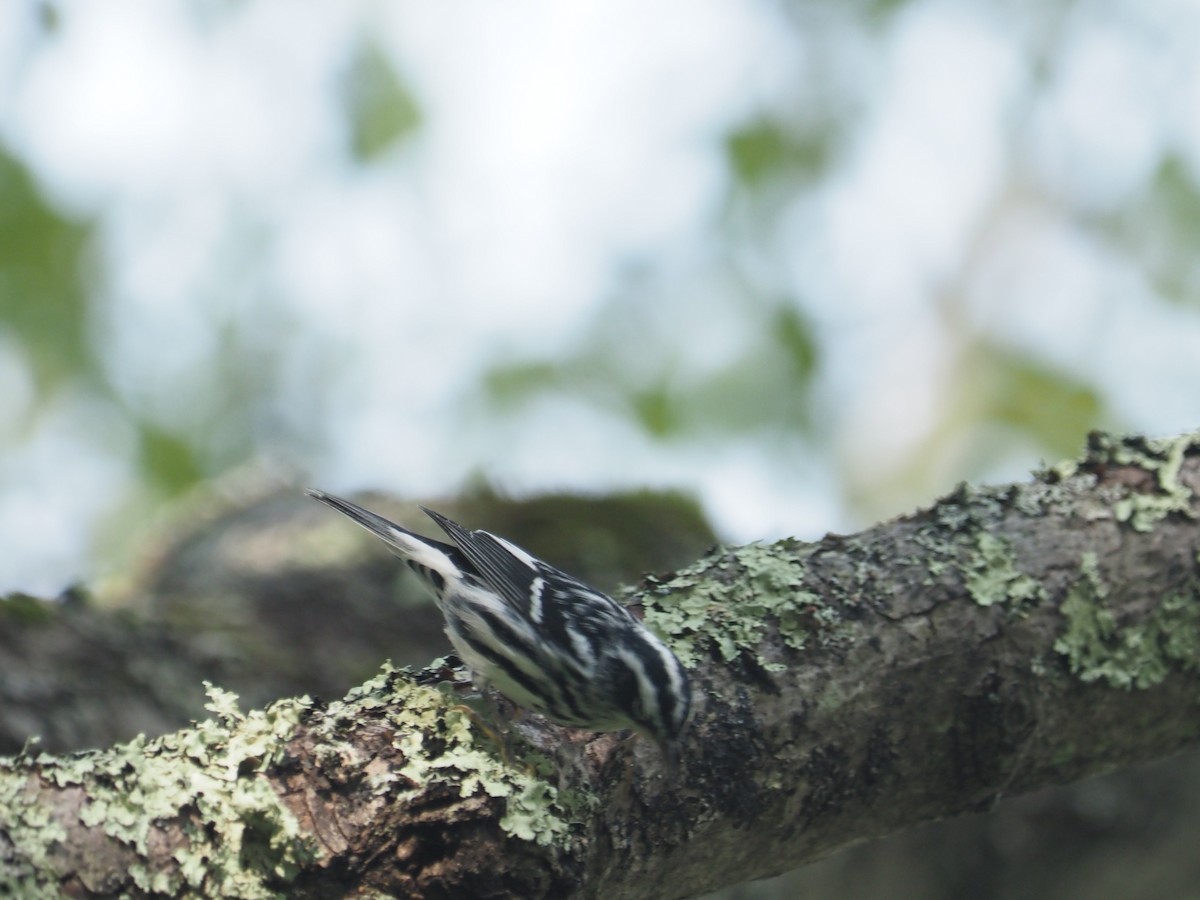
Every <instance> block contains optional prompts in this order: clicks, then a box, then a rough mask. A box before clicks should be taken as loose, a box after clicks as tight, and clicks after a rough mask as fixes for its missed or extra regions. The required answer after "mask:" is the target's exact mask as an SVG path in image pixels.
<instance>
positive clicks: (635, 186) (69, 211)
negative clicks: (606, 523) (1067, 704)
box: [0, 0, 1200, 897]
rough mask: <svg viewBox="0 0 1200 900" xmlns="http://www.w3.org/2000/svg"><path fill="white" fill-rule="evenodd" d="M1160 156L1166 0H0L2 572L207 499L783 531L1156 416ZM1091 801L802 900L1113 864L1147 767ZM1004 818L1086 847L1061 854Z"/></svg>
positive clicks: (77, 576) (1191, 423)
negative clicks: (690, 516) (644, 504)
mask: <svg viewBox="0 0 1200 900" xmlns="http://www.w3.org/2000/svg"><path fill="white" fill-rule="evenodd" d="M1198 185H1200V5H1198V4H1195V3H1185V2H1172V0H1162V2H1158V3H1154V4H1145V3H1140V2H1136V0H1107V2H1100V0H1097V2H1059V0H1049V2H1038V3H1034V2H1000V0H991V2H988V0H979V2H953V3H952V2H948V0H895V2H887V0H878V2H867V0H863V2H844V0H843V2H832V0H826V2H785V0H757V2H745V0H743V2H733V0H686V2H685V0H649V2H647V0H638V2H633V0H607V2H603V3H599V2H579V3H572V4H556V3H552V2H548V0H508V2H503V3H496V2H480V0H475V2H456V3H436V4H431V3H415V2H413V3H405V2H400V3H387V2H380V0H376V2H370V0H354V2H348V0H306V2H302V3H295V2H282V0H239V2H234V0H191V2H182V0H144V2H133V0H110V2H106V3H104V4H96V3H89V2H86V0H78V2H45V3H36V2H22V0H18V2H11V3H5V4H2V5H0V548H3V550H2V552H0V593H4V592H9V591H22V592H29V593H33V594H41V595H53V594H57V593H58V592H60V591H62V590H63V589H64V588H66V587H67V586H68V585H71V584H73V583H76V582H80V581H82V582H85V583H88V584H94V583H97V582H98V581H102V580H103V579H104V578H106V577H111V576H113V575H114V574H115V573H121V572H123V571H126V570H127V569H128V568H129V567H130V566H131V565H132V560H133V559H134V558H135V557H137V556H138V554H139V552H140V550H139V548H141V547H143V546H144V545H145V544H146V542H147V540H148V539H149V537H150V536H153V535H155V534H156V533H158V532H159V531H160V530H161V527H162V521H163V518H164V516H165V515H166V514H165V513H164V510H167V509H170V508H172V507H173V506H177V505H178V504H179V503H180V502H181V501H182V502H185V503H186V499H184V498H188V497H189V496H194V495H195V493H196V492H197V491H211V490H213V488H212V486H213V485H217V486H218V488H217V490H218V491H220V490H224V491H226V492H227V493H229V494H230V495H231V496H233V497H234V498H235V499H236V498H237V497H238V496H240V493H241V492H246V493H247V494H253V493H254V492H256V491H264V490H265V491H267V492H269V491H271V490H286V491H289V492H294V490H295V488H296V487H297V486H300V485H306V484H313V485H317V486H320V487H322V488H324V489H327V490H332V491H340V492H349V491H355V490H360V489H373V490H377V491H381V492H385V493H388V494H392V495H397V496H404V497H431V496H439V495H440V496H447V497H449V496H454V495H458V494H460V493H461V492H463V491H464V489H470V490H475V491H478V490H480V489H486V490H490V491H496V492H499V493H500V494H501V495H513V496H516V497H528V496H533V495H542V494H546V493H548V492H563V493H585V494H595V495H602V494H603V495H607V494H611V493H613V492H619V491H632V490H637V489H640V488H643V487H649V488H656V489H665V490H672V491H678V492H682V493H683V494H685V495H688V496H691V497H694V498H695V499H696V500H697V501H698V503H699V506H700V509H702V511H703V512H704V513H705V514H706V515H707V517H708V519H709V520H710V521H711V522H712V525H713V527H714V528H715V530H716V533H717V534H718V535H720V536H721V537H722V538H724V539H727V540H731V541H748V540H754V539H772V538H776V537H781V536H785V535H794V536H799V537H802V538H815V537H818V536H819V535H821V534H822V533H824V532H826V531H844V530H852V529H856V528H859V527H862V526H865V525H867V524H870V523H871V522H874V521H877V520H879V519H881V518H885V517H888V516H891V515H895V514H897V513H901V512H904V511H907V510H910V509H912V508H913V507H915V506H917V505H920V504H924V503H928V502H929V501H931V500H932V499H933V498H934V497H936V496H937V495H939V494H940V493H943V492H945V491H947V490H948V489H950V488H951V487H952V486H953V485H954V484H955V483H956V482H957V481H959V480H962V479H971V480H976V481H978V480H984V481H997V480H1008V479H1019V478H1023V477H1024V476H1025V474H1026V473H1027V472H1028V471H1029V470H1030V469H1031V468H1034V467H1036V466H1037V465H1038V464H1039V463H1041V462H1042V461H1053V460H1055V459H1057V458H1059V457H1061V456H1064V455H1073V454H1075V453H1077V452H1078V451H1079V450H1080V448H1081V447H1082V446H1083V442H1084V436H1085V434H1086V432H1087V430H1088V429H1090V428H1097V427H1099V428H1109V429H1116V430H1127V431H1139V432H1148V433H1154V434H1169V433H1175V432H1181V431H1189V430H1192V429H1195V428H1197V427H1200V254H1197V253H1196V252H1195V245H1196V241H1197V236H1198V235H1200V188H1198ZM264 486H266V487H264ZM472 521H476V520H472ZM478 521H482V520H478ZM488 521H491V520H488ZM497 530H503V529H497ZM668 530H670V529H668ZM274 531H275V532H278V528H277V527H276V528H275V529H274ZM688 552H689V553H690V552H692V551H691V550H689V551H688ZM643 565H644V566H645V568H654V565H653V561H651V562H650V563H649V564H643ZM660 568H661V566H660ZM194 571H195V572H197V573H200V574H201V575H202V576H203V577H202V578H201V579H200V581H201V582H203V583H204V584H206V585H207V584H209V583H210V582H211V578H212V576H211V574H210V573H211V571H212V569H210V568H209V567H208V566H207V565H198V566H196V567H194ZM389 577H390V576H389ZM160 583H161V582H160ZM223 596H224V595H223ZM189 602H190V601H189ZM242 630H243V632H245V631H246V630H247V629H244V628H243V629H242ZM435 631H436V629H435ZM0 637H2V636H0ZM434 637H435V638H436V634H435V635H434ZM114 640H116V638H114ZM357 655H358V656H360V657H361V656H363V654H362V653H358V654H357ZM366 656H369V657H370V659H371V663H372V665H374V664H376V663H377V662H378V660H377V659H376V658H375V657H374V656H371V654H366ZM85 668H90V667H85ZM182 680H186V681H187V684H189V685H192V683H193V682H194V681H196V680H197V679H182ZM193 686H194V685H193ZM1196 770H1197V767H1196V765H1195V761H1193V765H1192V778H1193V782H1192V783H1195V784H1200V780H1197V771H1196ZM1139 777H1142V776H1139ZM1145 778H1149V779H1150V781H1146V780H1145ZM1173 778H1175V779H1176V780H1175V781H1172V779H1173ZM1124 784H1125V785H1126V786H1125V787H1120V786H1118V787H1108V788H1104V789H1102V790H1101V791H1100V793H1099V794H1097V792H1096V791H1095V790H1094V789H1093V790H1092V791H1091V792H1089V793H1085V794H1081V795H1079V796H1078V797H1076V799H1074V800H1072V799H1068V800H1065V801H1064V800H1063V799H1062V798H1061V797H1059V798H1058V799H1056V800H1053V801H1046V800H1039V799H1037V798H1034V800H1033V801H1031V802H1032V806H1031V805H1030V804H1029V803H1026V806H1025V807H1009V809H1010V810H1017V811H1015V812H1010V813H1008V815H1009V816H1010V818H1008V819H1004V818H995V817H993V818H991V819H989V820H986V822H987V823H988V824H985V825H982V826H980V829H982V831H983V832H984V836H983V837H979V834H978V833H974V834H975V837H974V838H972V840H974V843H973V844H972V845H971V847H972V848H973V849H971V850H970V851H967V850H965V849H963V848H964V846H965V844H956V843H953V841H954V838H955V836H956V835H958V834H960V832H959V831H958V830H952V831H947V830H945V829H943V830H942V831H941V832H936V831H935V832H930V831H925V832H917V833H916V834H917V837H916V838H912V839H910V840H909V842H908V843H907V844H896V843H891V844H885V845H876V846H877V847H878V846H883V847H885V848H891V849H883V850H877V851H875V853H874V856H871V857H869V859H870V860H873V861H874V862H872V863H871V864H870V865H868V864H867V863H865V862H864V859H868V858H867V857H863V856H861V855H860V856H858V857H855V858H854V859H855V862H854V863H853V864H852V865H850V866H847V865H846V864H844V863H843V864H841V868H840V869H837V870H834V869H829V870H826V872H827V877H829V878H831V879H832V884H833V888H831V889H830V890H832V896H855V895H856V894H858V895H865V894H866V891H867V887H866V885H865V884H864V879H865V880H868V881H869V880H871V879H874V880H875V881H876V882H877V884H876V885H875V886H876V887H878V889H879V892H880V894H879V895H880V896H892V897H897V896H902V895H903V894H902V893H900V892H898V890H897V884H898V883H899V881H898V880H897V879H898V876H897V875H896V874H895V873H896V869H895V868H894V865H893V864H894V863H895V862H896V860H895V859H893V858H892V857H893V856H894V857H897V858H899V857H904V858H906V859H908V860H909V861H910V865H911V860H912V859H914V858H920V859H922V860H931V862H929V863H928V865H927V866H926V870H925V871H924V873H923V875H922V877H920V878H918V877H915V876H913V874H912V872H911V870H910V871H909V873H908V875H906V876H905V877H906V878H908V879H909V881H908V882H906V883H909V884H911V885H913V886H914V887H912V889H911V890H912V894H911V895H912V896H933V895H934V894H935V893H936V892H935V891H934V890H933V888H932V885H933V884H935V883H937V884H939V885H941V888H940V890H942V891H943V895H945V896H956V895H960V896H961V895H963V894H961V893H957V891H958V887H960V886H961V887H962V888H963V890H965V891H967V893H966V895H969V896H974V897H990V896H997V897H999V896H1031V895H1032V894H1033V892H1032V889H1030V888H1029V885H1027V884H1026V883H1025V882H1023V881H1021V880H1020V879H1017V878H1013V877H1012V875H1013V873H1023V874H1028V873H1029V872H1030V871H1033V870H1035V869H1036V870H1037V871H1039V872H1040V871H1042V870H1043V869H1046V867H1047V866H1049V867H1050V868H1052V869H1053V871H1054V877H1055V878H1061V883H1059V882H1054V881H1047V882H1045V883H1043V884H1042V885H1041V888H1040V889H1041V890H1042V891H1043V893H1042V894H1039V895H1044V896H1068V895H1069V894H1067V893H1064V892H1063V890H1062V887H1063V885H1065V884H1067V883H1071V884H1075V885H1079V884H1088V885H1089V890H1090V888H1094V887H1096V885H1097V884H1100V883H1105V884H1108V885H1109V886H1110V887H1111V886H1112V885H1113V884H1118V885H1120V884H1123V883H1122V882H1119V881H1116V880H1114V879H1113V877H1112V871H1114V868H1115V867H1117V866H1118V863H1119V862H1121V863H1122V865H1121V867H1120V869H1121V871H1122V872H1129V871H1133V869H1132V868H1131V867H1129V866H1124V865H1123V860H1124V857H1122V856H1120V854H1119V853H1118V852H1116V851H1114V849H1113V847H1115V846H1117V845H1120V846H1121V847H1124V848H1126V850H1128V848H1129V846H1131V845H1130V844H1129V843H1128V842H1125V843H1121V839H1122V838H1123V837H1124V835H1122V834H1120V833H1118V834H1116V835H1115V837H1114V836H1113V827H1112V826H1113V824H1114V822H1116V821H1117V820H1118V819H1120V818H1121V814H1120V813H1118V812H1115V811H1117V810H1125V811H1128V805H1127V804H1126V805H1123V803H1122V802H1121V798H1122V797H1124V798H1125V800H1127V801H1128V800H1132V801H1134V802H1140V803H1142V804H1143V805H1145V806H1146V807H1147V808H1149V807H1150V804H1148V803H1146V799H1145V798H1147V797H1158V798H1160V799H1161V800H1162V803H1163V804H1166V805H1169V804H1170V802H1171V800H1172V798H1175V800H1176V802H1178V799H1177V798H1178V797H1179V792H1178V790H1176V789H1175V788H1173V787H1171V785H1173V784H1175V785H1177V784H1178V781H1177V776H1174V775H1164V776H1161V778H1159V780H1158V781H1155V780H1154V779H1153V778H1152V777H1151V776H1145V777H1144V778H1143V780H1142V781H1136V782H1133V784H1132V786H1129V783H1124ZM1155 785H1157V787H1155ZM1105 791H1107V793H1105ZM1121 791H1126V793H1125V794H1121ZM1097 798H1099V799H1097ZM1064 808H1066V809H1068V812H1064V811H1063V810H1064ZM1022 809H1023V810H1024V812H1021V811H1020V810H1022ZM1163 809H1164V806H1163V805H1162V804H1158V803H1157V802H1156V804H1154V805H1153V809H1152V810H1151V812H1153V813H1154V814H1156V815H1158V816H1159V819H1156V820H1155V821H1159V824H1160V826H1161V825H1162V822H1163V821H1167V820H1165V819H1162V814H1163ZM1048 810H1049V812H1048ZM1039 816H1040V817H1043V818H1048V819H1049V820H1052V823H1053V824H1055V825H1057V826H1060V827H1059V830H1058V831H1057V832H1055V833H1056V834H1062V833H1064V830H1063V828H1065V832H1067V833H1071V834H1073V835H1076V836H1078V835H1079V834H1080V833H1082V832H1087V833H1089V834H1091V832H1095V834H1098V835H1102V836H1105V837H1106V838H1108V837H1111V838H1112V840H1113V843H1104V842H1103V841H1100V842H1097V841H1095V840H1092V841H1090V842H1088V843H1087V847H1088V848H1089V849H1088V850H1087V851H1086V852H1085V853H1083V855H1084V856H1086V857H1087V859H1088V862H1089V864H1091V866H1090V868H1086V869H1085V870H1086V871H1088V872H1091V873H1092V875H1093V877H1092V880H1091V881H1090V882H1080V881H1079V880H1078V879H1079V872H1080V871H1081V870H1080V868H1079V867H1075V868H1070V867H1068V866H1066V865H1065V864H1063V865H1062V867H1061V871H1060V868H1059V862H1057V861H1056V862H1054V864H1053V865H1050V864H1048V863H1047V864H1046V865H1043V863H1046V860H1045V859H1041V858H1040V857H1037V854H1039V853H1041V854H1044V853H1045V852H1046V844H1045V842H1044V841H1042V840H1041V838H1040V837H1039V836H1040V835H1042V834H1043V833H1044V832H1042V831H1039V830H1038V829H1037V828H1036V827H1034V825H1033V824H1031V822H1035V821H1036V820H1037V819H1038V817H1039ZM1089 829H1090V830H1091V831H1089ZM1116 830H1117V832H1119V831H1120V829H1116ZM1163 832H1164V833H1169V834H1175V833H1178V829H1175V828H1166V827H1165V826H1164V827H1163ZM1137 833H1138V835H1140V836H1141V837H1139V840H1144V841H1146V843H1145V844H1144V845H1138V844H1136V842H1135V844H1134V845H1133V846H1134V850H1131V851H1129V852H1130V853H1132V854H1133V858H1141V859H1143V860H1144V859H1145V858H1146V854H1147V852H1148V851H1147V850H1146V847H1149V846H1152V847H1155V848H1160V849H1161V848H1163V847H1164V841H1165V839H1163V838H1161V835H1160V836H1159V837H1158V838H1145V837H1144V835H1145V834H1146V832H1145V831H1144V830H1143V831H1139V832H1137ZM921 835H925V837H921ZM929 835H932V837H931V836H929ZM1094 836H1095V835H1093V837H1094ZM962 840H963V841H964V842H965V841H966V840H967V839H966V838H963V839H962ZM922 841H924V842H925V843H921V842H922ZM1165 843H1166V845H1168V849H1170V842H1169V841H1166V842H1165ZM931 846H933V847H936V848H940V849H941V850H943V851H944V850H945V849H946V848H947V847H948V846H953V847H954V851H953V853H952V854H946V853H944V852H943V853H941V854H936V853H933V852H930V853H928V854H926V853H925V851H926V850H929V849H930V847H931ZM981 847H983V848H984V849H982V850H981V849H980V848H981ZM897 848H899V849H897ZM1188 852H1189V854H1190V853H1191V851H1190V850H1189V851H1188ZM889 854H891V856H889ZM972 854H975V856H972ZM981 854H982V855H981ZM989 854H990V855H989ZM1139 854H1140V856H1139ZM845 858H846V857H845V856H843V857H838V859H845ZM1188 858H1190V857H1188ZM981 860H982V861H981ZM1071 861H1072V862H1078V860H1077V859H1076V858H1075V857H1074V856H1072V857H1071ZM1098 861H1103V863H1104V864H1103V865H1099V864H1098ZM976 863H978V865H975V864H976ZM1002 863H1003V865H1004V866H1007V867H1008V868H1004V867H1003V866H1002V865H1001V864H1002ZM939 867H940V868H939ZM817 869H820V867H812V868H811V869H810V870H806V872H812V871H814V870H817ZM951 870H952V871H951ZM998 871H1002V872H1004V873H1007V875H1005V877H1004V878H999V876H997V872H998ZM1171 871H1172V873H1174V874H1173V875H1172V876H1171V877H1174V875H1175V874H1177V870H1174V869H1173V870H1171ZM830 872H832V873H834V874H832V875H829V874H828V873H830ZM981 873H982V874H981ZM1143 874H1144V873H1143ZM1191 874H1192V875H1195V871H1194V864H1193V870H1191ZM852 876H853V877H855V878H857V879H858V881H856V882H854V886H853V887H851V886H850V885H851V882H850V881H848V880H847V879H850V878H851V877H852ZM989 878H990V879H991V881H990V882H989V881H988V879H989ZM838 879H842V880H840V881H839V880H838ZM981 879H982V880H981ZM985 883H987V884H990V888H989V889H986V890H985V889H984V887H983V884H985ZM1179 883H1182V884H1191V885H1193V887H1194V885H1195V884H1196V883H1197V880H1196V879H1193V880H1191V881H1187V880H1186V879H1185V880H1184V881H1181V882H1179ZM1179 883H1176V882H1174V881H1172V882H1170V883H1169V884H1168V886H1166V887H1164V888H1162V890H1161V891H1157V892H1156V891H1155V890H1151V889H1150V888H1147V886H1146V885H1147V883H1146V881H1145V879H1142V880H1140V881H1137V882H1136V885H1137V886H1138V890H1139V891H1141V893H1140V894H1137V895H1141V896H1172V897H1174V896H1184V894H1182V893H1180V892H1179ZM1047 885H1049V886H1047ZM927 886H928V890H926V887H927ZM968 888H969V890H968ZM795 889H796V888H795V887H794V886H793V887H790V888H776V890H778V891H784V892H785V894H784V895H787V894H786V892H787V891H790V890H795ZM805 889H806V890H808V891H809V892H810V893H813V895H814V896H815V895H816V893H815V892H816V888H814V887H812V886H811V885H809V886H807V887H806V888H805ZM747 890H749V889H747ZM754 890H757V889H754ZM1081 890H1082V889H1081ZM1135 893H1136V892H1135ZM1135 893H1128V892H1124V893H1122V892H1120V891H1118V892H1117V893H1116V894H1115V895H1116V896H1133V895H1135ZM1078 895H1079V896H1085V895H1087V896H1099V894H1097V893H1095V892H1094V891H1093V892H1091V893H1080V894H1078ZM738 896H742V894H739V895H738ZM746 896H749V894H746ZM755 896H757V894H756V895H755ZM1192 896H1195V895H1194V894H1193V895H1192Z"/></svg>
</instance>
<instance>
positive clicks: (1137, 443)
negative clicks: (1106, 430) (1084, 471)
mask: <svg viewBox="0 0 1200 900" xmlns="http://www.w3.org/2000/svg"><path fill="white" fill-rule="evenodd" d="M1093 441H1094V446H1093V447H1092V448H1091V450H1092V452H1093V453H1101V452H1103V451H1105V450H1106V451H1107V452H1108V455H1109V458H1110V459H1111V460H1112V462H1114V463H1117V464H1119V465H1132V466H1137V467H1138V468H1140V469H1143V470H1144V471H1146V472H1149V473H1150V474H1152V475H1153V476H1154V479H1155V481H1156V483H1157V485H1158V489H1157V490H1156V491H1154V492H1153V493H1147V492H1141V491H1134V492H1130V493H1129V494H1128V495H1127V496H1124V497H1122V498H1121V499H1119V500H1117V501H1116V503H1115V504H1114V505H1113V514H1114V515H1115V516H1116V517H1117V520H1118V521H1120V522H1128V523H1129V524H1130V525H1131V526H1132V527H1133V529H1134V530H1135V531H1149V530H1150V529H1151V528H1153V527H1154V524H1155V523H1156V522H1158V521H1160V520H1161V519H1164V518H1166V517H1167V516H1169V515H1171V514H1172V513H1180V514H1182V515H1185V516H1189V517H1190V516H1192V515H1193V513H1192V492H1191V490H1190V489H1189V488H1188V487H1187V485H1185V484H1184V483H1183V482H1182V481H1180V480H1179V470H1180V468H1181V467H1182V465H1183V460H1184V458H1185V457H1186V455H1187V452H1188V451H1189V450H1191V449H1192V448H1193V447H1195V446H1196V444H1197V443H1198V442H1200V434H1186V435H1182V436H1180V437H1174V438H1139V439H1136V440H1134V439H1127V440H1115V439H1113V438H1110V437H1108V436H1106V435H1105V436H1096V437H1095V438H1094V439H1093Z"/></svg>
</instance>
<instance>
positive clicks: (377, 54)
mask: <svg viewBox="0 0 1200 900" xmlns="http://www.w3.org/2000/svg"><path fill="white" fill-rule="evenodd" d="M345 102H346V107H347V111H348V114H349V117H350V140H351V149H352V151H353V153H354V157H355V159H357V160H359V161H360V162H371V161H373V160H375V159H378V158H379V157H380V156H382V155H383V154H385V153H386V152H387V151H388V150H390V149H391V148H392V147H394V146H395V145H396V144H397V143H399V142H400V141H401V140H402V139H404V138H406V137H408V136H409V135H411V134H413V133H414V132H415V131H416V130H417V129H418V128H419V127H420V125H421V110H420V108H419V107H418V106H417V102H416V100H415V99H413V96H412V94H410V93H409V92H408V90H407V89H406V88H405V87H404V84H403V82H402V81H401V80H400V77H399V75H397V73H396V69H395V67H394V66H393V65H392V63H391V60H390V59H388V57H387V55H386V54H385V53H384V52H383V50H382V49H381V48H380V47H379V45H378V44H376V43H375V42H374V41H373V40H369V39H367V40H364V41H362V42H361V43H360V44H359V46H358V49H357V51H356V52H355V55H354V59H353V60H352V62H351V64H350V69H349V72H348V73H347V75H346V81H345Z"/></svg>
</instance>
